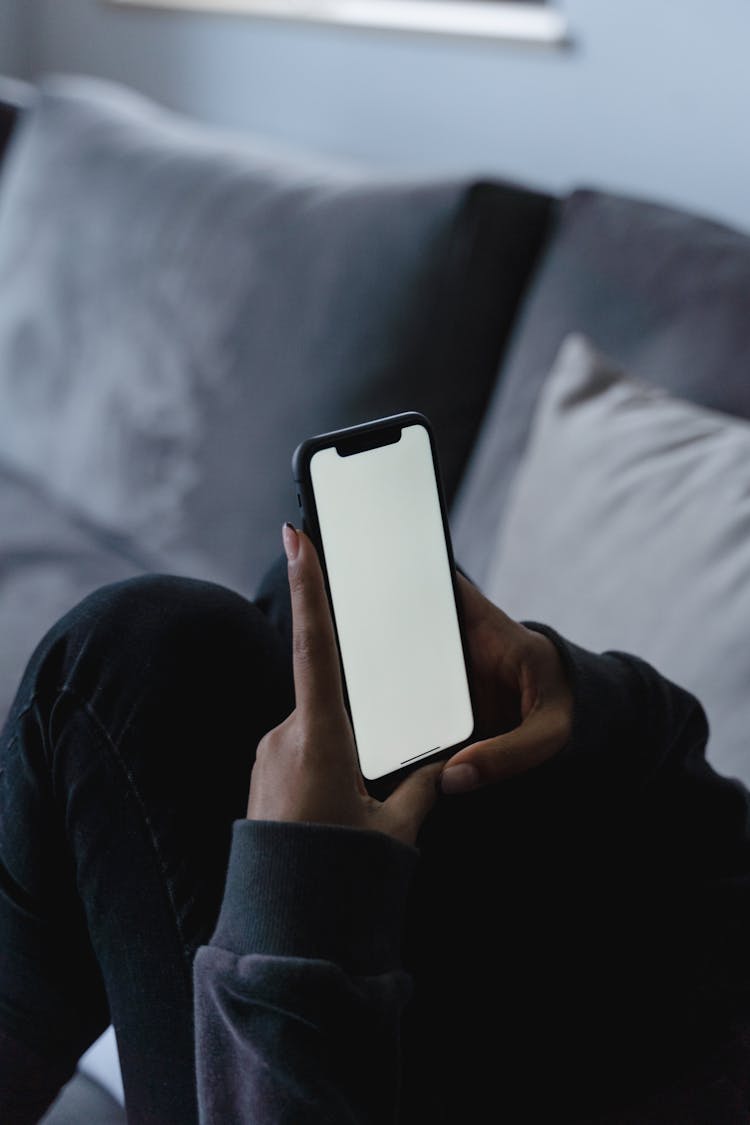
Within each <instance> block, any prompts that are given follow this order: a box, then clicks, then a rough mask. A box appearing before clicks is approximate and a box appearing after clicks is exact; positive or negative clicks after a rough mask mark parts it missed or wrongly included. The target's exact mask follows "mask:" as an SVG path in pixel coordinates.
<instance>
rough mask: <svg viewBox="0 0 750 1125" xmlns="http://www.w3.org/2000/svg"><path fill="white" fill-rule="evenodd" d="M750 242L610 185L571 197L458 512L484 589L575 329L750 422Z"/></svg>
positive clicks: (466, 560)
mask: <svg viewBox="0 0 750 1125" xmlns="http://www.w3.org/2000/svg"><path fill="white" fill-rule="evenodd" d="M749 302H750V237H748V236H747V235H745V234H741V233H739V232H737V231H733V230H730V229H728V228H727V227H724V226H721V225H719V224H718V223H713V222H709V221H707V220H705V219H701V218H697V217H695V216H694V215H690V214H687V213H685V212H682V211H677V210H674V209H672V208H668V207H662V206H659V205H656V204H652V203H643V202H640V201H638V200H634V199H626V198H621V197H618V196H614V195H608V194H605V193H602V192H592V191H579V192H576V193H575V194H574V195H572V196H571V197H570V199H568V200H567V202H566V204H565V205H564V207H563V209H562V214H561V218H560V222H559V224H558V226H557V229H556V232H555V235H554V237H553V238H552V239H551V240H550V243H549V246H548V249H547V252H546V254H545V257H544V261H543V263H542V266H541V268H540V269H539V270H538V272H537V275H536V277H535V280H534V283H533V286H532V288H531V289H530V291H529V294H528V297H527V299H526V301H525V302H524V307H523V310H522V313H521V315H520V316H519V320H518V326H517V329H516V331H515V333H514V338H513V340H512V342H511V345H510V347H509V350H508V358H507V362H506V363H505V365H504V369H503V375H502V378H501V379H500V380H499V382H498V386H497V390H496V392H495V394H494V395H493V399H492V402H491V404H490V406H489V408H488V412H487V415H486V418H485V421H484V423H483V426H482V431H481V434H480V437H479V440H478V442H477V445H476V449H475V452H474V454H473V456H472V459H471V462H470V465H469V467H468V469H467V473H466V477H465V479H464V483H463V485H462V488H461V492H460V494H459V496H458V497H457V500H456V505H455V511H454V525H453V526H454V535H455V541H456V553H457V558H458V560H459V561H460V562H461V564H462V565H463V566H464V567H465V568H466V569H467V571H468V572H469V573H470V574H471V575H472V577H474V578H475V580H476V581H478V582H479V583H480V584H481V583H482V582H483V581H484V578H485V576H486V573H487V567H488V564H489V556H490V550H491V546H490V544H489V543H488V541H487V539H486V537H484V536H482V535H481V534H478V532H477V528H479V527H481V525H482V522H483V521H487V520H489V521H490V522H491V523H492V522H494V521H496V520H497V519H499V517H500V514H501V512H502V509H503V506H504V504H505V502H506V499H507V494H508V488H509V486H510V482H511V481H512V479H513V474H514V471H515V469H516V467H517V465H518V461H519V459H520V457H521V454H522V452H523V449H524V446H525V444H526V437H527V434H528V428H529V422H530V419H531V414H532V411H533V409H534V404H535V401H536V397H537V394H538V393H539V388H540V386H541V384H542V382H543V381H544V379H545V377H546V375H547V373H548V371H549V369H550V367H551V365H552V362H553V360H554V357H555V355H556V353H557V350H558V348H559V346H560V344H561V343H562V341H563V339H564V338H565V337H566V336H567V335H568V334H569V333H570V332H581V333H583V334H585V335H586V336H588V337H589V338H590V339H591V340H593V341H594V343H595V344H596V345H597V346H598V347H600V348H601V349H602V350H603V351H604V352H605V353H606V354H607V355H610V356H612V358H613V359H614V360H615V361H616V362H618V363H620V364H621V365H622V366H623V367H625V368H626V369H627V370H631V371H638V372H648V375H649V378H650V379H653V381H654V382H655V383H658V384H660V385H661V386H664V387H665V388H667V389H668V390H670V391H672V392H673V393H675V394H678V395H680V396H682V397H684V398H688V399H690V400H692V401H694V402H697V403H701V404H702V405H704V406H709V407H711V408H713V409H715V410H721V411H724V412H726V413H729V414H736V415H738V416H740V417H744V418H750V316H748V307H749Z"/></svg>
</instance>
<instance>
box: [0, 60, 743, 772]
mask: <svg viewBox="0 0 750 1125" xmlns="http://www.w3.org/2000/svg"><path fill="white" fill-rule="evenodd" d="M2 142H7V143H5V147H4V155H3V163H2V166H1V167H0V286H1V290H0V291H1V292H2V302H0V637H1V638H2V641H1V642H0V709H2V710H4V709H5V708H6V707H7V704H8V702H9V700H10V698H11V696H12V692H13V689H14V686H15V683H16V681H17V678H18V675H19V674H20V671H21V669H22V667H23V664H24V662H25V660H26V659H27V657H28V655H29V653H30V652H31V650H32V647H33V645H34V643H35V641H36V639H37V638H38V637H39V635H40V634H41V633H42V631H43V630H44V629H45V628H46V627H47V626H48V625H49V624H51V623H52V621H53V620H54V619H55V618H56V616H58V615H59V614H60V613H62V612H63V611H64V610H65V609H67V608H68V607H69V606H70V605H71V604H73V603H74V602H75V601H76V600H77V599H78V598H80V597H82V596H83V595H84V594H85V593H87V592H88V591H89V590H91V589H92V588H94V587H95V586H97V585H99V584H101V583H104V582H109V581H115V580H118V579H120V578H123V577H126V576H129V575H132V574H136V573H139V572H141V571H144V570H165V571H170V572H177V573H189V574H193V575H197V576H202V577H206V578H210V579H213V580H217V581H221V582H226V583H228V584H230V585H232V586H234V587H235V588H237V589H239V590H240V591H242V592H243V593H245V594H247V595H248V596H252V593H253V591H254V589H255V587H256V585H257V583H258V581H259V579H260V577H261V575H262V574H263V572H264V570H265V568H266V566H267V565H268V564H269V563H270V562H271V560H272V559H273V558H274V557H275V556H276V555H277V554H278V552H279V550H280V526H281V523H282V521H283V520H284V519H287V518H292V519H294V516H295V511H296V505H295V497H294V490H293V487H292V484H291V475H290V468H289V462H290V457H291V452H292V450H293V449H294V447H295V445H296V444H297V443H298V442H299V441H300V440H301V439H302V438H304V437H307V436H309V435H310V434H312V433H315V432H320V431H322V430H325V429H331V428H335V427H337V426H342V425H347V424H350V423H354V422H358V421H363V420H365V419H367V418H370V417H377V416H382V415H385V414H387V413H392V412H396V411H399V410H406V409H418V410H422V411H424V413H426V414H427V415H428V416H429V417H430V418H431V419H432V421H433V423H434V425H435V429H436V433H437V439H438V445H439V449H440V453H441V460H442V464H443V471H444V477H445V487H446V492H447V496H448V500H449V504H450V515H451V524H452V529H453V535H454V546H455V552H456V558H457V560H458V561H459V562H460V563H461V565H462V566H463V567H464V569H465V570H467V572H468V573H469V574H471V575H472V577H473V578H474V580H475V581H477V583H478V584H479V585H480V586H482V587H483V588H485V590H486V591H487V592H488V593H489V594H491V595H492V596H494V597H496V598H497V599H498V600H500V601H501V603H502V604H504V605H506V607H507V608H509V609H510V610H512V612H513V613H515V614H516V615H517V616H519V617H526V618H537V619H545V618H546V619H547V620H549V621H550V624H552V625H556V626H557V627H559V628H561V629H562V631H563V632H567V633H568V634H569V635H570V636H571V637H572V638H573V639H576V640H579V641H580V642H581V643H584V644H588V645H590V646H591V647H598V648H605V647H609V648H618V647H619V648H627V649H630V650H636V651H639V652H640V653H641V655H644V656H645V657H646V658H648V659H653V660H654V663H657V665H658V666H659V667H660V668H661V670H662V671H664V672H665V673H666V674H668V675H670V676H672V678H674V679H678V680H681V681H683V682H685V683H686V685H687V686H688V687H690V688H692V689H693V690H694V691H696V692H697V693H698V694H699V696H700V697H701V698H702V699H703V700H704V701H705V702H706V706H707V710H708V713H709V719H710V720H711V723H712V727H713V729H714V735H713V737H712V742H711V744H710V750H709V756H710V757H711V758H712V760H713V761H714V764H715V765H716V767H717V768H718V769H719V770H721V771H724V772H728V773H731V774H734V775H736V776H738V777H741V778H743V779H744V780H745V782H748V781H750V742H747V741H746V739H745V733H744V732H745V731H746V730H747V729H750V711H749V710H748V707H749V706H750V704H749V703H748V699H747V698H746V697H747V696H750V692H748V691H747V685H750V656H748V649H750V646H748V645H747V637H748V633H749V632H750V470H749V469H748V468H747V466H748V465H750V456H749V457H747V459H745V457H744V452H745V450H746V449H747V451H748V453H750V444H748V443H750V424H748V421H747V420H748V419H750V237H748V236H747V235H745V234H743V233H741V232H738V231H733V230H730V229H728V228H726V227H723V226H721V225H719V224H716V223H714V222H710V221H708V220H706V219H703V218H701V217H698V216H694V215H690V214H686V213H683V212H681V211H678V210H675V209H671V208H667V207H664V206H659V205H656V204H653V203H650V202H646V201H639V200H634V199H630V198H622V197H619V196H616V195H613V194H609V193H604V192H601V191H595V190H577V191H574V192H573V193H572V194H571V195H569V196H568V197H566V198H564V199H558V198H553V197H551V196H549V195H547V194H545V193H543V192H540V191H536V190H533V189H531V188H527V187H524V186H521V185H517V184H510V183H504V182H499V181H497V180H493V179H488V178H480V179H475V178H469V177H466V178H464V179H454V180H450V181H448V180H446V181H441V182H432V181H422V182H419V181H414V180H405V179H394V178H390V179H385V178H383V177H382V176H379V175H376V174H374V173H373V172H372V171H369V170H367V169H363V168H360V167H355V166H351V165H346V164H344V163H334V162H331V161H324V160H322V159H320V158H319V157H316V156H312V155H310V154H304V153H300V152H291V151H286V150H283V149H281V148H279V147H275V146H273V145H271V144H269V143H268V142H266V141H261V140H258V139H257V138H238V137H233V136H229V135H223V134H220V133H218V132H216V131H210V130H207V129H204V128H201V127H199V126H197V125H194V124H191V123H189V122H187V121H183V120H181V119H179V118H177V117H174V116H173V115H171V114H169V113H167V111H165V110H162V109H160V108H159V107H156V106H154V105H152V104H150V103H149V102H147V101H146V100H145V99H142V98H141V97H139V96H138V95H135V94H133V93H132V92H130V91H126V90H123V89H119V88H116V87H112V86H109V85H106V84H104V83H100V82H95V81H93V80H86V79H74V78H59V79H54V80H50V81H48V82H45V83H43V84H42V85H41V86H40V87H39V88H38V89H33V90H32V89H30V88H27V87H20V86H18V85H17V84H14V85H11V84H6V85H5V86H4V87H3V88H2V90H0V143H2ZM571 333H575V334H576V337H577V338H576V339H572V340H571V339H570V338H569V337H570V335H571ZM561 347H562V350H561ZM545 395H546V398H545ZM558 436H559V441H558ZM726 449H729V450H730V453H729V454H726V456H725V451H726ZM618 458H619V460H618ZM620 517H622V518H620ZM618 520H619V522H618ZM553 578H554V579H555V581H552V579H553ZM686 630H687V631H686ZM691 638H692V641H691Z"/></svg>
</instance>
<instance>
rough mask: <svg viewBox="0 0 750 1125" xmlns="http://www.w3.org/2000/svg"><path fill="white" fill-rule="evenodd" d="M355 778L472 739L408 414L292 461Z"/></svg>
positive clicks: (440, 560) (426, 475) (447, 549)
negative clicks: (319, 577)
mask: <svg viewBox="0 0 750 1125" xmlns="http://www.w3.org/2000/svg"><path fill="white" fill-rule="evenodd" d="M292 474H293V477H294V480H295V484H296V487H297V497H298V502H299V504H300V507H301V509H302V526H303V530H305V532H306V533H307V534H308V535H309V536H310V538H311V539H312V540H313V542H314V543H315V545H316V548H317V550H318V554H319V557H320V560H321V564H322V568H323V573H324V576H325V580H326V588H327V591H328V597H329V600H330V605H331V611H332V616H333V622H334V627H335V631H336V639H337V642H338V646H339V655H340V657H341V668H342V675H343V683H344V691H345V699H346V704H347V708H348V711H349V715H350V718H351V722H352V728H353V731H354V737H355V741H356V745H357V753H358V755H359V764H360V768H361V771H362V775H363V777H364V778H365V780H366V782H370V783H372V784H371V785H368V789H369V790H370V792H373V788H375V789H377V788H380V789H382V788H383V783H384V782H385V783H386V784H387V783H390V784H387V787H388V788H391V787H395V783H397V782H398V781H399V780H400V777H401V775H402V774H406V773H408V772H411V770H412V769H414V768H417V767H418V766H420V765H423V764H424V763H425V762H426V761H428V760H429V759H431V758H433V757H435V758H438V757H448V756H450V754H452V753H453V752H455V751H456V750H457V749H458V748H459V747H460V746H461V745H462V744H465V743H467V742H468V741H470V740H471V736H472V734H473V732H474V707H473V702H472V694H471V687H470V676H469V664H468V650H467V646H466V639H465V632H464V628H463V621H462V615H461V606H460V599H459V596H458V586H457V582H456V575H455V568H454V563H453V550H452V547H451V541H450V532H449V529H448V520H447V515H446V507H445V499H444V494H443V489H442V483H441V478H440V471H439V467H438V461H437V453H436V447H435V438H434V434H433V431H432V427H431V426H430V423H429V422H428V420H427V418H425V416H424V415H423V414H419V413H416V412H409V413H405V414H396V415H393V416H392V417H389V418H380V419H377V420H376V421H373V422H367V423H365V424H364V425H359V426H352V427H351V428H349V429H345V430H337V431H335V432H333V433H328V434H320V435H319V436H317V437H313V438H310V439H309V440H307V441H304V442H302V444H301V445H299V446H298V447H297V449H296V450H295V452H294V456H293V459H292Z"/></svg>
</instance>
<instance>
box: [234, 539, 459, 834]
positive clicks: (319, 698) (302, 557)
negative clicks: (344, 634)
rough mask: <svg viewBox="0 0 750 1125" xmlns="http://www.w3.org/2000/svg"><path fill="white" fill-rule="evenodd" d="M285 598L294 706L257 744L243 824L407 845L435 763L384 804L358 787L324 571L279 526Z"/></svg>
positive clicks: (426, 801)
mask: <svg viewBox="0 0 750 1125" xmlns="http://www.w3.org/2000/svg"><path fill="white" fill-rule="evenodd" d="M283 534H284V548H285V550H286V553H287V559H288V573H289V587H290V591H291V598H292V619H293V657H294V693H295V709H294V711H293V712H292V713H291V715H289V717H288V718H287V719H285V720H284V722H283V723H281V724H280V725H279V726H277V727H274V729H273V730H270V731H269V732H268V733H267V734H266V735H264V736H263V738H262V739H261V740H260V742H259V744H258V749H257V752H256V757H255V764H254V766H253V771H252V775H251V778H250V797H249V800H248V806H247V816H248V819H249V820H288V821H312V822H316V823H323V824H334V825H344V826H347V827H351V828H369V829H374V830H375V831H378V832H384V833H385V834H386V835H387V836H392V837H393V838H394V839H395V840H400V841H401V842H402V843H405V844H411V845H412V846H413V845H414V843H415V841H416V838H417V833H418V832H419V829H420V827H421V825H422V821H423V820H424V818H425V817H426V816H427V813H428V812H429V811H430V809H431V808H432V806H433V805H434V803H435V801H436V800H437V797H438V793H437V780H438V778H439V776H440V772H441V770H442V765H443V764H442V762H439V763H432V764H431V765H427V766H423V767H422V768H421V769H418V770H415V771H414V772H413V773H411V774H409V776H408V777H407V778H406V780H405V781H403V782H402V783H401V784H400V785H399V786H398V788H397V789H395V790H394V791H393V793H391V795H390V796H389V797H388V799H387V800H386V801H382V802H381V801H378V800H376V799H375V798H374V797H371V796H370V795H369V793H368V792H367V789H366V788H365V784H364V780H363V777H362V772H361V770H360V768H359V760H358V758H357V751H356V747H355V743H354V734H353V732H352V726H351V722H350V720H349V716H348V714H347V711H346V707H345V706H344V695H343V690H342V685H341V670H340V665H339V656H338V648H337V646H336V638H335V635H334V630H333V622H332V620H331V613H330V610H329V607H328V598H327V596H326V591H325V585H324V582H323V572H322V570H321V568H320V562H319V560H318V555H317V552H316V550H315V547H314V545H313V543H312V541H311V540H310V539H308V537H307V536H306V535H305V534H304V533H303V532H297V531H295V530H294V528H292V526H291V524H287V525H286V526H285V527H284V533H283Z"/></svg>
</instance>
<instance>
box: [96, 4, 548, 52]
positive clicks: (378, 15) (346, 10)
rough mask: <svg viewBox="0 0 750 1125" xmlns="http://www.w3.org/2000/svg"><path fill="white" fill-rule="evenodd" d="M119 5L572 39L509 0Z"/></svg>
mask: <svg viewBox="0 0 750 1125" xmlns="http://www.w3.org/2000/svg"><path fill="white" fill-rule="evenodd" d="M105 2H106V3H107V4H109V5H112V6H115V7H121V8H140V9H152V10H155V11H175V12H177V11H179V12H183V13H185V12H193V13H200V14H203V15H225V16H226V15H247V16H255V17H257V18H261V19H271V20H286V21H292V22H297V23H314V24H323V25H325V24H329V25H334V26H339V27H350V28H358V29H361V30H368V31H386V32H395V33H402V34H415V33H416V34H427V35H438V36H449V37H460V38H470V39H494V40H502V41H505V42H512V43H519V44H527V45H530V46H538V47H547V48H561V47H564V46H567V45H568V44H569V42H570V40H569V37H568V24H567V20H566V19H565V17H564V16H563V15H562V13H561V12H560V11H559V9H557V8H555V7H553V6H552V5H550V4H547V3H545V2H544V0H539V2H529V0H527V2H526V3H518V2H509V0H105Z"/></svg>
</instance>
